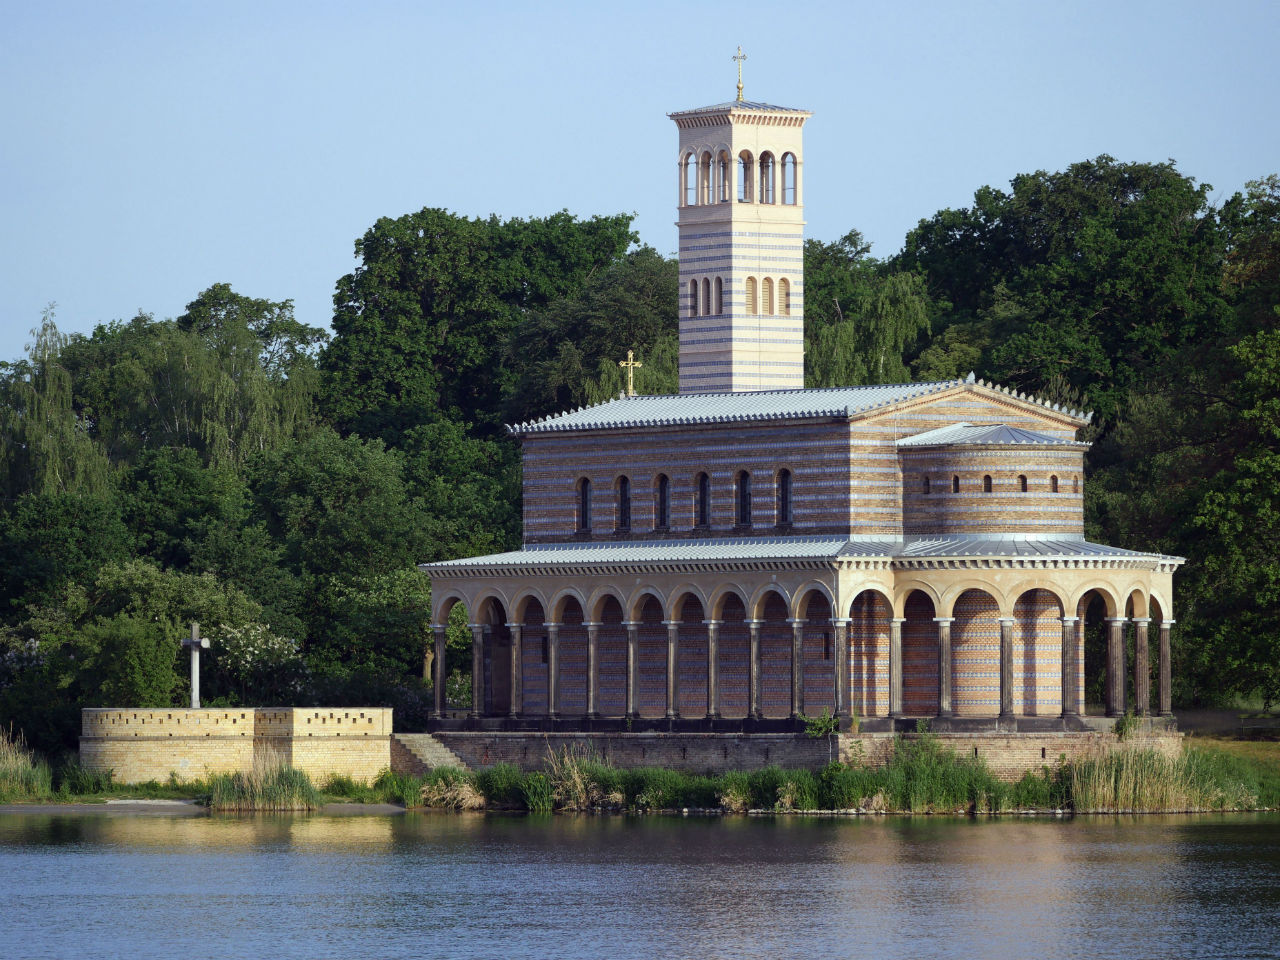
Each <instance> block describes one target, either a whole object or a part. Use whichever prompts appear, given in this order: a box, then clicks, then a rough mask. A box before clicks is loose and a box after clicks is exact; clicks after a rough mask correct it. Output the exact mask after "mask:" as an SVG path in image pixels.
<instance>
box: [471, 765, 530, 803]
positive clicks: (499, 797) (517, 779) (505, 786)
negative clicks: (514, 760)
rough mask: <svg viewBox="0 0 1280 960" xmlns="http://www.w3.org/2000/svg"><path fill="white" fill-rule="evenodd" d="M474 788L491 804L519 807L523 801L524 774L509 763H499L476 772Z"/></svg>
mask: <svg viewBox="0 0 1280 960" xmlns="http://www.w3.org/2000/svg"><path fill="white" fill-rule="evenodd" d="M476 789H477V790H479V791H480V792H481V793H483V794H484V798H485V800H486V801H487V802H488V803H489V804H491V805H497V806H509V807H519V806H521V805H523V804H524V803H525V783H524V774H522V773H521V772H520V770H519V769H517V768H516V767H513V766H512V765H511V764H509V763H499V764H495V765H494V766H492V767H489V768H488V769H487V770H481V771H480V772H479V773H477V774H476Z"/></svg>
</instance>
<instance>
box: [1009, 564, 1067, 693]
mask: <svg viewBox="0 0 1280 960" xmlns="http://www.w3.org/2000/svg"><path fill="white" fill-rule="evenodd" d="M1013 617H1014V624H1013V712H1014V713H1016V714H1025V715H1028V716H1037V717H1054V716H1057V715H1058V714H1060V713H1061V712H1062V608H1061V606H1060V605H1059V604H1058V600H1057V598H1056V597H1055V596H1054V595H1053V594H1052V593H1050V592H1049V591H1048V590H1029V591H1027V592H1026V593H1024V594H1023V595H1022V596H1021V597H1019V598H1018V601H1017V603H1015V604H1014V607H1013Z"/></svg>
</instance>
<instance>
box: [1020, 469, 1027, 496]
mask: <svg viewBox="0 0 1280 960" xmlns="http://www.w3.org/2000/svg"><path fill="white" fill-rule="evenodd" d="M1018 492H1019V493H1026V492H1027V478H1026V475H1025V474H1021V473H1020V474H1018Z"/></svg>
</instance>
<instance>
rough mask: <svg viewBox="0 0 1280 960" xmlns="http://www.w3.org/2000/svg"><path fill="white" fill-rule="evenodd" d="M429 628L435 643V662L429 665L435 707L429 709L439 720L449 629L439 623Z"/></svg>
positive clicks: (442, 709) (442, 703) (442, 702)
mask: <svg viewBox="0 0 1280 960" xmlns="http://www.w3.org/2000/svg"><path fill="white" fill-rule="evenodd" d="M431 630H432V632H433V633H434V634H435V644H436V659H435V662H434V663H433V664H432V665H431V667H432V671H433V672H434V674H435V704H434V707H435V708H434V709H433V710H432V711H431V715H432V716H433V717H435V718H436V719H437V720H439V719H440V718H441V717H443V716H444V707H445V703H444V682H445V662H444V654H445V646H446V644H447V642H448V631H449V628H448V627H446V626H443V625H441V626H433V627H432V628H431Z"/></svg>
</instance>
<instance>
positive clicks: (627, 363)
mask: <svg viewBox="0 0 1280 960" xmlns="http://www.w3.org/2000/svg"><path fill="white" fill-rule="evenodd" d="M635 357H636V353H635V351H634V350H628V351H627V359H625V360H619V361H618V366H620V367H622V368H624V369H625V370H626V371H627V396H628V397H634V396H635V395H636V380H635V376H636V367H643V366H644V364H643V363H641V362H640V361H639V360H637V359H636V358H635Z"/></svg>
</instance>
